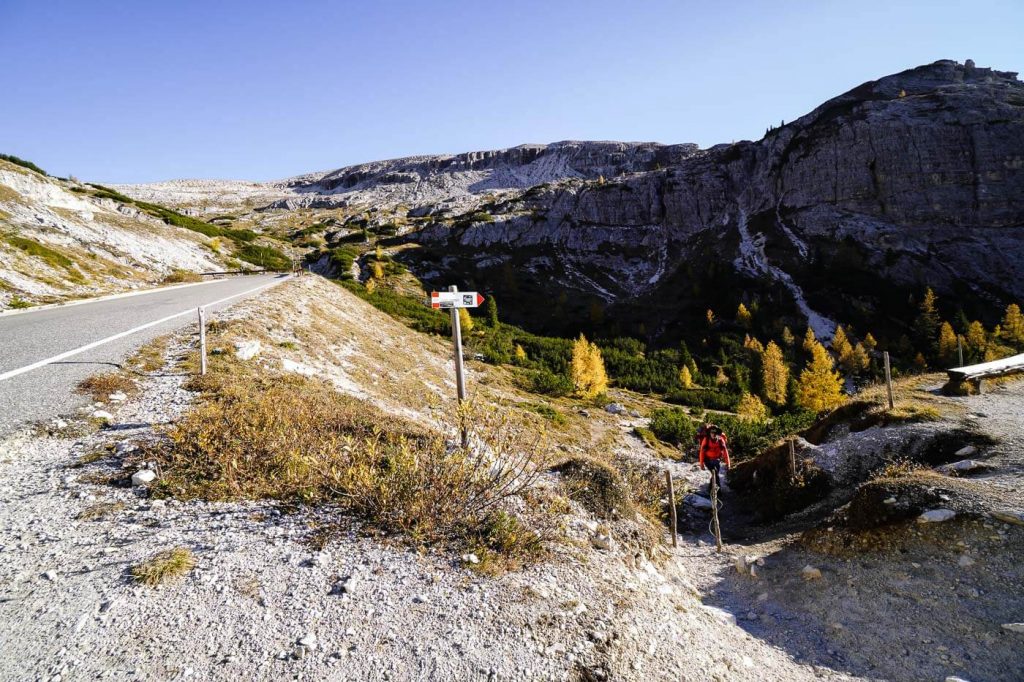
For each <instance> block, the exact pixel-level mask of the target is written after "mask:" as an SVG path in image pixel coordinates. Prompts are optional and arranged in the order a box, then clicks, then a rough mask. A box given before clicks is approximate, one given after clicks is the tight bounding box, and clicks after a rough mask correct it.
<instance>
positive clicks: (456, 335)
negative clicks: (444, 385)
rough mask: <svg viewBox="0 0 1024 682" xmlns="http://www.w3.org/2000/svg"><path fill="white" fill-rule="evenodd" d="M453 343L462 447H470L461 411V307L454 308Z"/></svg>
mask: <svg viewBox="0 0 1024 682" xmlns="http://www.w3.org/2000/svg"><path fill="white" fill-rule="evenodd" d="M458 290H459V288H458V287H457V286H455V285H454V284H453V285H452V286H450V287H448V291H458ZM452 345H453V346H455V390H456V393H457V398H458V404H459V408H460V413H459V422H460V426H461V429H460V430H461V432H462V447H463V448H469V428H468V426H467V424H466V415H465V414H463V413H462V412H461V408H462V405H463V403H465V401H466V375H465V369H464V368H463V365H462V362H463V360H462V324H461V322H460V321H459V309H458V308H454V307H453V308H452Z"/></svg>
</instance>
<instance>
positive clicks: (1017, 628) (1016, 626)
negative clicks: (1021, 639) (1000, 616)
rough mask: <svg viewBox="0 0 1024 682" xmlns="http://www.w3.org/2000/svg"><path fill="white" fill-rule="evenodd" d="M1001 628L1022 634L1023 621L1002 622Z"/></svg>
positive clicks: (1023, 629) (1023, 632) (1023, 631)
mask: <svg viewBox="0 0 1024 682" xmlns="http://www.w3.org/2000/svg"><path fill="white" fill-rule="evenodd" d="M1003 629H1004V630H1009V631H1010V632H1019V633H1021V634H1024V623H1003Z"/></svg>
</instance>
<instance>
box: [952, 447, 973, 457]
mask: <svg viewBox="0 0 1024 682" xmlns="http://www.w3.org/2000/svg"><path fill="white" fill-rule="evenodd" d="M954 454H955V455H956V456H957V457H971V456H972V455H976V454H978V448H976V447H974V446H973V445H965V446H964V447H962V448H960V449H959V450H957V451H956V452H955V453H954Z"/></svg>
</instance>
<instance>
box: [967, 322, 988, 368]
mask: <svg viewBox="0 0 1024 682" xmlns="http://www.w3.org/2000/svg"><path fill="white" fill-rule="evenodd" d="M987 345H988V335H986V334H985V327H984V325H982V324H981V322H978V321H977V320H975V321H974V322H971V324H970V326H968V327H967V349H968V350H969V351H970V353H971V357H972V358H974V359H976V360H980V359H982V358H984V357H985V347H986V346H987Z"/></svg>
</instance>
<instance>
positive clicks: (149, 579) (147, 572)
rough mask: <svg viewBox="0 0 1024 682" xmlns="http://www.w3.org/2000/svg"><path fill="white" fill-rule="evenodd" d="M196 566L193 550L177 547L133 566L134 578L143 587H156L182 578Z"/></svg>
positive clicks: (158, 553)
mask: <svg viewBox="0 0 1024 682" xmlns="http://www.w3.org/2000/svg"><path fill="white" fill-rule="evenodd" d="M195 565H196V558H195V556H194V555H193V554H192V550H190V549H188V548H187V547H175V548H174V549H168V550H165V551H163V552H157V553H156V554H154V555H153V556H152V557H150V558H149V559H146V560H145V561H143V562H142V563H140V564H136V565H135V566H132V577H134V578H135V579H136V580H137V581H139V582H140V583H142V584H143V585H149V586H150V587H156V586H157V585H160V584H161V583H163V582H165V581H167V580H175V579H178V578H182V577H184V576H185V575H187V574H188V572H189V571H191V570H192V569H193V568H195Z"/></svg>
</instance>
